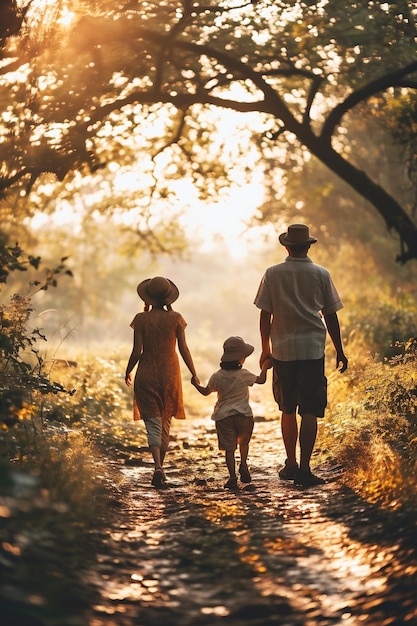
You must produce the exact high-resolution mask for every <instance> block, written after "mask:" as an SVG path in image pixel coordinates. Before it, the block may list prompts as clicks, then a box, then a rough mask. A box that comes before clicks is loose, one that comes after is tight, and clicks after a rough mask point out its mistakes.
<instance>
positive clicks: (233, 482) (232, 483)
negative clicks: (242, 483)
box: [224, 478, 238, 491]
mask: <svg viewBox="0 0 417 626" xmlns="http://www.w3.org/2000/svg"><path fill="white" fill-rule="evenodd" d="M224 488H225V489H231V490H232V491H234V490H236V489H238V486H237V478H229V480H228V481H227V482H226V483H225V484H224Z"/></svg>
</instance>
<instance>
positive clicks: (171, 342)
mask: <svg viewBox="0 0 417 626" xmlns="http://www.w3.org/2000/svg"><path fill="white" fill-rule="evenodd" d="M186 326H187V323H186V321H185V320H184V318H183V317H182V315H181V314H180V313H178V312H177V311H165V310H161V309H153V310H151V311H145V312H143V313H138V314H137V315H136V316H135V318H134V320H133V322H132V323H131V327H132V328H133V329H134V330H135V332H136V333H139V334H140V337H141V338H142V354H141V357H140V360H139V363H138V367H137V370H136V375H135V383H134V392H135V402H134V419H140V418H143V419H146V418H150V417H161V418H162V419H164V418H165V419H167V418H171V417H176V418H177V419H184V418H185V413H184V402H183V397H182V382H181V372H180V366H179V360H178V355H177V352H176V346H177V329H178V327H181V328H185V327H186Z"/></svg>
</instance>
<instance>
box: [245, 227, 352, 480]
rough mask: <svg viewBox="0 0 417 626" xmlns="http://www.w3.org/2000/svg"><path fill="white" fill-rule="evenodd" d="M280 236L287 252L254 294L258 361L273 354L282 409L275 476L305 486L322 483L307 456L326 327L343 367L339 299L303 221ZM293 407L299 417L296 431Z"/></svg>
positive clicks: (321, 403) (321, 396)
mask: <svg viewBox="0 0 417 626" xmlns="http://www.w3.org/2000/svg"><path fill="white" fill-rule="evenodd" d="M279 241H280V243H281V244H282V245H283V246H285V248H286V249H287V252H288V257H287V258H286V259H285V261H284V262H283V263H279V264H277V265H273V266H272V267H270V268H268V269H267V270H266V272H265V274H264V276H263V278H262V281H261V284H260V286H259V289H258V293H257V295H256V298H255V305H256V306H257V307H258V308H259V309H261V313H260V333H261V341H262V353H261V357H260V362H261V366H262V363H263V361H264V360H265V359H267V358H268V357H270V356H271V355H272V359H273V368H274V371H273V391H274V398H275V400H276V402H277V403H278V406H279V408H280V410H281V411H282V418H281V430H282V437H283V440H284V446H285V451H286V454H287V458H286V461H285V465H284V467H283V468H282V469H281V471H280V472H279V476H280V478H281V479H283V480H294V484H295V485H297V486H302V487H310V486H313V485H318V484H321V483H324V482H325V481H324V480H323V479H322V478H320V477H318V476H316V475H314V474H313V473H312V471H311V469H310V459H311V455H312V452H313V449H314V445H315V442H316V437H317V418H319V417H324V412H325V408H326V405H327V379H326V377H325V375H324V352H325V342H326V328H327V331H328V333H329V335H330V337H331V339H332V342H333V345H334V347H335V350H336V368H340V372H344V371H345V370H346V368H347V366H348V360H347V358H346V356H345V354H344V352H343V345H342V339H341V336H340V326H339V320H338V317H337V311H338V310H340V309H342V308H343V304H342V302H341V300H340V297H339V294H338V293H337V291H336V287H335V286H334V284H333V281H332V279H331V277H330V274H329V272H328V271H327V269H325V268H324V267H321V266H319V265H316V264H315V263H313V261H312V260H311V259H310V258H309V257H308V251H309V249H310V246H311V245H312V244H314V243H316V242H317V239H316V238H315V237H311V236H310V232H309V228H308V226H307V225H306V224H291V225H290V226H289V227H288V230H287V232H285V233H282V234H281V235H280V236H279ZM323 318H324V323H323ZM297 409H298V413H299V414H300V416H301V423H300V430H299V431H298V422H297V417H296V412H297ZM298 440H299V443H300V464H299V465H298V462H297V458H296V446H297V441H298Z"/></svg>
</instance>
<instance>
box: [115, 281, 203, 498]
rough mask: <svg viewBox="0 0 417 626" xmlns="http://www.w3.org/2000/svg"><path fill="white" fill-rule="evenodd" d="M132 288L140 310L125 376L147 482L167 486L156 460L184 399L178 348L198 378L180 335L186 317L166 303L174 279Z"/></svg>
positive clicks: (172, 295)
mask: <svg viewBox="0 0 417 626" xmlns="http://www.w3.org/2000/svg"><path fill="white" fill-rule="evenodd" d="M137 292H138V295H139V297H140V298H141V299H142V300H143V301H144V302H145V310H144V312H143V313H138V314H137V315H136V316H135V319H134V320H133V322H132V323H131V326H132V328H133V330H134V337H133V348H132V353H131V355H130V358H129V362H128V364H127V367H126V374H125V381H126V384H127V385H131V384H132V375H131V372H132V370H133V368H134V367H135V365H136V364H137V363H138V367H137V370H136V375H135V382H134V390H135V419H139V418H140V417H141V418H142V419H143V420H144V422H145V427H146V432H147V436H148V445H149V449H150V451H151V454H152V457H153V461H154V466H155V468H154V469H155V471H154V474H153V477H152V485H154V487H156V488H157V489H165V488H166V487H167V485H166V480H165V474H164V472H163V469H162V465H163V462H164V458H165V453H166V451H167V449H168V443H169V433H170V427H171V419H172V417H176V418H179V419H184V417H185V414H184V404H183V398H182V386H181V376H180V368H179V361H178V356H177V352H176V346H177V344H178V350H179V352H180V354H181V356H182V358H183V360H184V363H185V364H186V366H187V367H188V369H189V370H190V372H191V374H192V376H193V380H194V381H197V382H198V377H197V374H196V371H195V368H194V364H193V359H192V357H191V354H190V351H189V349H188V345H187V341H186V339H185V327H186V325H187V324H186V322H185V320H184V318H183V317H182V315H181V314H180V313H177V312H176V311H173V310H172V307H171V304H172V303H173V302H174V301H175V300H176V299H177V298H178V295H179V291H178V288H177V287H176V286H175V285H174V283H173V282H172V281H171V280H169V279H167V278H163V277H162V276H155V277H154V278H148V279H146V280H144V281H142V282H141V283H140V284H139V285H138V287H137Z"/></svg>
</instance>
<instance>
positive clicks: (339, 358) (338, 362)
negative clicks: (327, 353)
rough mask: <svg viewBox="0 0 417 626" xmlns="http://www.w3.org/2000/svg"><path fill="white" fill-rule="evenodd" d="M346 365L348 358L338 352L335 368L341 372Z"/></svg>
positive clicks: (344, 370)
mask: <svg viewBox="0 0 417 626" xmlns="http://www.w3.org/2000/svg"><path fill="white" fill-rule="evenodd" d="M339 366H340V367H339ZM347 367H348V360H347V358H346V356H345V355H344V354H343V352H342V353H341V354H338V355H337V356H336V369H338V370H339V372H340V373H341V374H343V372H346V370H347Z"/></svg>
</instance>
